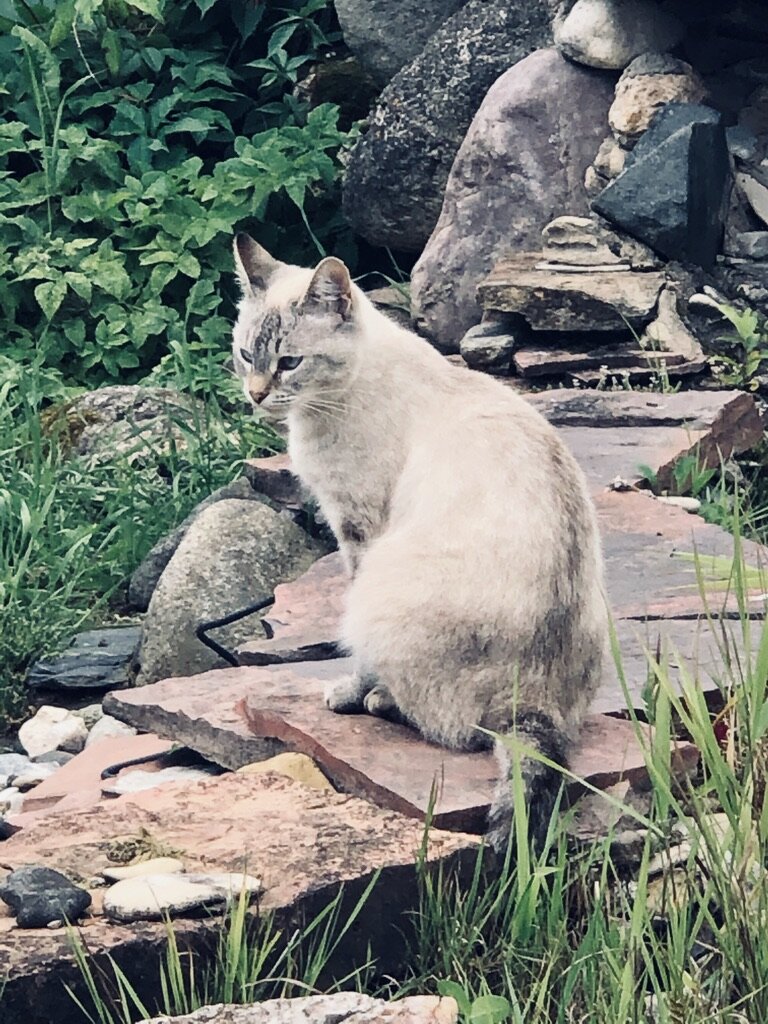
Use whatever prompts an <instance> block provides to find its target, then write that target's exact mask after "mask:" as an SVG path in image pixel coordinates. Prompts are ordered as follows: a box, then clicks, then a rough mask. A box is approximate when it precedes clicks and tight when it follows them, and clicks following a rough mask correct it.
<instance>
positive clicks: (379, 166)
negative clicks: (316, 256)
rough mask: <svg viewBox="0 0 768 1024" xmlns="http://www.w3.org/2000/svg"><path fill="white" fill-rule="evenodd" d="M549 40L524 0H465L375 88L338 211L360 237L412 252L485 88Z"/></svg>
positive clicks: (545, 21)
mask: <svg viewBox="0 0 768 1024" xmlns="http://www.w3.org/2000/svg"><path fill="white" fill-rule="evenodd" d="M550 38H551V30H550V12H549V9H548V8H547V6H546V5H545V4H541V3H538V2H534V0H521V2H519V3H514V4H513V3H509V2H508V0H469V3H467V4H466V6H464V7H462V9H461V10H460V11H459V12H458V13H457V14H454V15H453V17H452V18H449V19H448V21H446V22H445V23H444V24H443V25H442V26H441V27H440V28H439V29H438V31H437V32H435V34H434V35H433V36H432V37H431V39H430V40H429V42H428V43H427V45H426V46H425V47H424V49H423V51H422V52H421V54H420V55H419V56H418V57H416V59H415V60H413V61H412V62H411V63H410V64H408V65H407V66H406V67H404V68H403V69H402V70H401V71H400V72H399V73H398V74H397V75H396V76H395V77H394V78H393V79H392V81H391V82H390V84H389V85H388V86H387V88H386V89H385V90H384V92H383V93H382V94H381V97H380V99H379V102H378V104H377V106H376V108H375V110H374V111H373V113H372V114H371V116H370V118H369V125H368V129H367V131H366V132H365V133H364V134H363V136H362V137H361V138H360V140H359V141H358V143H357V145H356V146H355V148H354V149H353V150H352V152H351V154H350V156H349V161H348V164H347V169H346V174H345V180H344V193H343V205H344V214H345V216H346V218H347V220H348V221H349V222H350V224H352V226H353V227H354V228H355V230H356V231H358V232H359V233H360V234H361V235H362V236H363V237H364V238H366V239H367V240H368V241H369V242H371V243H373V244H374V245H386V246H389V247H390V248H393V249H399V250H402V251H405V252H419V251H420V250H421V249H422V248H423V246H424V243H425V242H426V241H427V239H428V238H429V235H430V232H431V231H432V229H433V228H434V226H435V223H436V222H437V218H438V216H439V214H440V203H441V201H442V195H443V189H444V187H445V183H446V181H447V180H448V174H449V172H450V169H451V164H452V162H453V159H454V157H455V156H456V153H457V151H458V149H459V146H460V145H461V142H462V139H463V138H464V135H465V133H466V131H467V128H468V127H469V124H470V122H471V120H472V117H473V116H474V114H475V112H476V110H477V109H478V107H479V106H480V104H481V103H482V101H483V97H484V96H485V94H486V92H487V91H488V89H489V88H490V87H491V85H492V84H493V83H494V82H495V80H496V79H497V78H498V77H499V75H501V74H503V73H504V72H505V71H506V70H507V69H508V68H510V67H511V66H512V65H513V64H515V63H516V62H517V61H519V60H520V59H521V58H522V57H525V56H526V54H529V53H530V52H531V51H532V50H535V49H536V48H537V47H539V46H545V45H546V44H547V42H548V41H549V40H550Z"/></svg>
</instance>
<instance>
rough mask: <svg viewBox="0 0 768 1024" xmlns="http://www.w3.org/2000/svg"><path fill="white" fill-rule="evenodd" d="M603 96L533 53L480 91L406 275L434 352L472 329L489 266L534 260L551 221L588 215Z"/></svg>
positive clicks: (599, 82) (549, 56) (589, 79)
mask: <svg viewBox="0 0 768 1024" xmlns="http://www.w3.org/2000/svg"><path fill="white" fill-rule="evenodd" d="M612 97H613V77H612V76H611V75H609V74H607V73H606V72H601V71H594V70H592V69H591V68H585V67H582V66H580V65H578V64H572V63H571V62H569V61H567V60H565V59H564V58H563V57H562V56H561V54H560V53H558V51H557V50H554V49H549V50H538V51H537V52H536V53H532V54H531V55H530V56H529V57H526V58H525V59H524V60H521V61H520V62H519V63H518V64H516V65H515V66H514V67H512V68H510V69H509V71H506V72H505V73H504V74H503V75H502V76H501V77H500V78H499V79H497V81H496V82H494V84H493V85H492V87H491V88H490V89H489V90H488V93H487V94H486V96H485V99H484V100H483V103H482V106H481V107H480V109H479V110H478V112H477V114H476V115H475V118H474V120H473V121H472V125H471V127H470V129H469V131H468V132H467V134H466V137H465V139H464V141H463V143H462V145H461V149H460V150H459V152H458V155H457V156H456V159H455V161H454V163H453V167H452V168H451V173H450V177H449V179H448V185H447V187H446V190H445V197H444V201H443V207H442V212H441V214H440V219H439V221H438V223H437V226H436V228H435V230H434V232H433V234H432V237H431V238H430V240H429V242H428V243H427V247H426V248H425V250H424V252H423V253H422V255H421V257H420V259H419V261H418V263H417V264H416V266H415V267H414V270H413V277H412V284H411V296H412V302H413V307H412V308H413V316H414V319H415V320H416V322H417V324H418V325H419V327H420V328H421V329H422V330H423V331H424V333H425V334H427V335H428V336H429V337H430V338H431V339H432V340H433V342H434V344H435V345H436V346H437V347H438V348H440V349H441V350H442V351H444V352H457V351H458V350H459V341H460V339H461V338H462V336H463V335H464V334H465V333H466V332H467V331H468V330H469V328H470V327H472V326H473V325H474V324H476V323H478V322H479V320H480V316H481V312H482V310H481V308H480V304H479V302H478V299H477V287H478V285H479V284H480V282H481V281H482V280H483V279H484V278H485V277H486V276H487V275H488V273H489V272H490V270H491V268H492V266H493V265H494V263H495V262H496V261H497V260H499V259H500V258H501V257H502V256H505V255H508V254H509V253H510V251H511V252H512V253H524V252H538V251H539V250H540V248H541V231H542V228H543V227H544V226H545V225H546V224H548V223H549V222H550V221H551V220H552V219H553V218H554V217H558V216H560V215H561V214H563V213H565V212H567V213H569V214H574V215H576V216H584V215H586V214H587V213H588V212H589V201H588V196H587V192H586V190H585V188H584V173H585V171H586V169H587V167H588V166H589V165H590V164H591V163H592V160H593V158H594V156H595V153H596V152H597V150H598V147H599V146H600V143H601V141H602V140H603V138H604V136H605V134H606V120H607V113H608V107H609V105H610V103H611V99H612Z"/></svg>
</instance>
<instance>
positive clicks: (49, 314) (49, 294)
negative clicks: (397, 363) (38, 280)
mask: <svg viewBox="0 0 768 1024" xmlns="http://www.w3.org/2000/svg"><path fill="white" fill-rule="evenodd" d="M66 294H67V284H66V281H64V279H63V278H59V279H58V280H56V281H45V282H43V284H39V285H38V286H37V287H36V288H35V298H36V299H37V301H38V304H39V306H40V308H41V309H42V311H43V313H45V317H46V319H47V320H53V318H54V316H55V315H56V312H57V311H58V308H59V306H60V305H61V304H62V302H63V301H64V296H65V295H66Z"/></svg>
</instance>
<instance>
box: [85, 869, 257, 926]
mask: <svg viewBox="0 0 768 1024" xmlns="http://www.w3.org/2000/svg"><path fill="white" fill-rule="evenodd" d="M243 889H245V890H246V891H247V892H248V893H249V894H256V893H258V892H259V891H260V890H261V881H260V879H258V878H254V877H253V876H252V875H241V874H210V875H206V874H196V875H181V874H178V875H164V874H155V875H143V876H141V877H139V878H126V879H124V880H123V881H121V882H117V883H116V884H115V885H113V886H112V887H111V888H110V889H109V890H108V891H107V893H106V894H105V896H104V913H105V914H106V916H107V917H109V918H111V919H112V920H113V921H142V920H150V921H151V920H157V919H159V918H162V917H165V916H166V915H168V916H170V917H184V916H188V915H194V914H195V913H198V912H200V911H202V910H206V909H211V908H215V907H220V906H223V905H224V904H226V903H227V901H228V900H230V899H232V898H237V896H239V894H240V892H241V891H242V890H243Z"/></svg>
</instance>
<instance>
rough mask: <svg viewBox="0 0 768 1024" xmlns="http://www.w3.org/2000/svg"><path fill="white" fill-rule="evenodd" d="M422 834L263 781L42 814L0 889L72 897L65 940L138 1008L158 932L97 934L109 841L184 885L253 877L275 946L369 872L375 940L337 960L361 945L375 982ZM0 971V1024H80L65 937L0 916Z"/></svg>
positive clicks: (401, 916)
mask: <svg viewBox="0 0 768 1024" xmlns="http://www.w3.org/2000/svg"><path fill="white" fill-rule="evenodd" d="M146 689H147V690H152V689H154V687H152V686H148V687H146ZM142 830H145V831H144V832H142ZM423 833H424V828H423V825H422V824H421V823H420V822H417V821H413V820H411V819H409V818H406V817H403V816H402V815H400V814H397V813H395V812H393V811H389V810H381V809H380V808H377V807H374V806H372V805H371V804H370V803H367V802H365V801H362V800H358V799H355V798H354V797H351V796H345V795H342V794H327V793H323V794H319V793H317V792H316V791H314V790H311V789H309V788H307V787H305V786H303V785H300V784H298V783H295V782H292V781H291V780H289V779H286V778H282V777H279V776H276V775H274V774H272V775H263V776H245V775H231V774H230V775H223V776H219V777H218V778H214V779H211V780H210V781H208V782H202V783H196V784H193V785H190V786H179V785H167V786H162V787H159V788H157V789H154V790H150V791H147V792H143V793H138V794H133V795H131V796H125V797H121V798H118V799H116V800H113V801H111V802H109V803H102V804H100V805H99V806H98V807H94V808H91V809H86V810H83V811H80V812H78V813H60V814H57V813H53V814H52V815H50V816H49V817H46V818H45V819H43V820H41V821H40V822H38V823H35V824H33V825H31V826H30V827H28V828H25V829H24V830H22V831H21V832H19V833H17V834H16V835H14V836H12V837H11V838H10V839H8V840H7V841H6V842H4V843H3V844H2V867H3V869H4V870H0V875H2V876H3V877H4V875H5V871H10V870H12V869H14V868H17V867H20V866H22V865H24V864H30V863H34V864H40V865H44V866H46V867H50V868H54V869H56V870H58V871H61V872H62V873H63V874H65V875H66V876H67V877H68V878H70V879H72V880H73V881H75V882H78V883H85V884H86V887H88V888H89V889H90V891H91V895H92V897H93V906H92V916H90V917H87V918H85V919H84V920H83V921H82V922H81V924H80V926H79V927H78V928H77V929H76V931H77V933H78V934H79V936H80V938H81V940H82V942H83V943H84V944H85V946H86V947H87V949H88V950H89V952H90V953H91V955H92V956H93V957H95V960H96V963H97V965H100V966H101V967H102V968H104V969H106V970H107V973H108V974H109V965H108V963H107V962H106V957H107V956H111V957H113V958H114V960H115V961H116V963H117V964H118V965H119V966H120V967H122V969H123V970H124V971H127V973H128V976H129V978H130V979H131V981H132V983H133V984H135V985H136V986H137V989H138V992H139V995H140V996H141V997H142V998H144V999H148V998H153V997H156V995H157V978H158V965H159V961H160V958H161V957H162V955H163V952H164V950H165V948H166V944H167V932H166V927H165V924H164V923H163V922H162V921H159V922H157V921H143V922H138V923H133V924H117V923H113V922H110V921H107V920H106V918H105V917H103V916H102V914H101V911H100V908H101V904H102V902H103V893H104V892H105V890H104V889H100V888H94V887H93V886H92V885H91V884H90V880H91V879H93V878H94V876H95V875H98V873H99V872H100V871H102V870H103V869H104V868H106V867H109V866H111V867H114V866H115V865H114V864H113V863H111V862H110V860H109V858H108V856H107V853H108V851H109V850H110V848H111V844H112V843H113V841H114V840H115V839H117V838H120V837H125V838H134V837H136V836H138V835H140V834H141V835H143V836H144V838H147V837H148V840H151V841H152V842H153V843H154V844H155V845H156V846H158V847H162V848H164V849H167V850H173V851H175V853H174V855H175V856H177V857H179V858H180V859H181V860H182V861H183V863H184V866H185V869H186V870H187V871H188V872H190V873H193V872H201V873H210V872H212V871H214V872H216V871H218V872H230V871H232V872H241V871H244V870H245V871H247V872H249V873H251V874H255V875H257V876H259V877H260V878H261V880H262V883H263V886H264V894H263V896H262V897H261V899H260V901H259V909H260V911H261V912H266V911H273V912H274V913H275V914H276V918H277V920H276V925H277V927H278V928H282V929H286V930H287V933H288V934H291V933H292V932H293V931H294V930H295V928H296V927H299V926H300V924H301V922H302V921H308V920H312V918H313V917H314V916H315V915H316V914H317V913H318V912H319V911H320V910H321V909H322V908H323V907H324V906H326V905H327V903H328V902H329V901H330V900H331V899H332V898H333V897H334V896H335V895H336V894H338V892H339V889H340V887H341V886H344V889H345V893H344V899H345V901H347V902H345V907H346V908H347V912H349V911H350V910H351V908H352V907H353V906H354V905H355V902H356V901H357V899H358V898H359V897H360V895H361V893H362V891H363V889H364V887H365V885H366V884H367V883H368V882H369V881H370V880H371V878H372V876H373V874H374V873H375V872H377V871H379V872H381V875H380V878H379V880H378V883H377V885H376V887H375V888H374V890H373V892H372V894H371V896H370V897H369V901H368V903H367V905H366V917H367V920H368V921H369V922H370V921H375V922H376V927H375V928H370V927H369V928H366V929H365V932H364V934H362V935H359V934H358V933H357V931H356V930H355V929H352V930H351V932H350V934H349V936H348V938H347V940H346V941H345V942H344V943H343V944H342V947H341V948H340V949H339V950H338V951H337V953H336V958H337V959H336V965H335V966H336V967H337V976H339V977H341V976H343V975H344V974H345V973H346V972H347V971H349V970H350V968H351V967H352V965H353V963H354V962H355V961H356V962H358V963H362V962H364V961H365V960H366V957H367V944H368V942H369V941H370V942H371V944H372V947H373V949H372V952H373V955H374V956H377V955H378V956H381V957H382V961H381V964H380V966H381V967H382V969H383V970H384V971H387V970H391V971H394V970H397V969H398V968H400V967H401V966H402V965H401V964H400V962H399V959H400V957H401V955H402V952H401V951H402V949H403V942H402V934H401V933H402V929H403V927H407V922H408V920H409V919H410V915H411V914H412V913H413V912H414V911H415V910H416V909H417V907H418V893H417V886H416V870H415V863H416V859H417V855H418V851H419V849H420V848H421V845H422V840H423ZM477 846H478V841H477V839H476V838H475V837H470V836H466V835H460V834H457V833H455V832H454V833H447V832H441V831H438V830H437V829H432V830H431V831H430V834H429V842H428V847H427V856H428V859H429V861H431V862H437V861H440V862H441V863H442V864H443V865H444V867H445V869H446V870H448V869H450V868H451V866H452V865H453V866H455V867H456V868H457V869H459V870H461V871H466V872H467V873H469V872H471V870H472V867H473V865H474V863H475V859H476V851H477ZM341 919H342V920H345V911H344V909H342V911H341ZM220 928H221V915H220V913H208V914H206V916H204V917H202V918H201V919H199V920H185V919H178V920H176V921H175V923H174V930H175V932H176V939H177V942H178V945H179V948H181V949H184V950H190V951H191V952H192V953H202V952H203V951H204V950H205V949H207V950H208V951H210V949H211V945H212V943H213V942H215V939H216V935H217V932H218V931H219V930H220ZM0 964H2V974H3V979H4V981H5V982H6V983H5V988H4V991H3V1001H2V1011H3V1014H2V1018H3V1020H4V1021H8V1022H10V1021H25V1024H49V1021H50V1020H51V1016H50V1014H51V1007H56V1013H55V1019H56V1021H57V1024H81V1022H82V1019H83V1018H82V1012H81V1011H80V1010H79V1009H78V1008H77V1007H76V1005H75V1003H74V1002H73V1001H72V1000H71V999H70V998H69V997H68V996H66V995H65V994H64V990H63V985H64V984H67V985H69V986H71V987H72V988H73V989H74V990H75V991H76V992H77V994H78V995H79V996H80V998H81V999H84V1000H86V1002H87V996H86V995H85V993H84V987H83V982H82V978H81V977H80V975H79V972H78V969H77V967H76V965H75V963H74V960H73V956H72V947H71V943H70V939H69V937H68V935H67V931H66V930H65V929H64V928H58V929H55V930H50V929H48V928H41V929H24V930H23V931H22V930H19V929H18V928H17V927H16V925H15V922H14V921H13V919H12V918H10V917H8V916H1V915H0ZM98 969H99V968H98V966H97V970H98Z"/></svg>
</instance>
